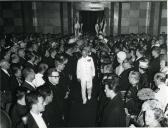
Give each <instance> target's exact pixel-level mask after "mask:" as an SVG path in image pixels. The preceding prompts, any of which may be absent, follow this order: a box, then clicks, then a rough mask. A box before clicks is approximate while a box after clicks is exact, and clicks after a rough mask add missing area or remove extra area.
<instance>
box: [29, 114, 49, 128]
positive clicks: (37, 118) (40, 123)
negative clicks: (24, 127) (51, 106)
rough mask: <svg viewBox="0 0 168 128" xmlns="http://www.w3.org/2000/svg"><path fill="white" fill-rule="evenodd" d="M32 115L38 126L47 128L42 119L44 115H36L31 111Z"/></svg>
mask: <svg viewBox="0 0 168 128" xmlns="http://www.w3.org/2000/svg"><path fill="white" fill-rule="evenodd" d="M30 114H31V115H32V116H33V118H34V120H35V122H36V124H37V125H38V127H39V128H47V125H46V123H45V122H44V120H43V118H42V114H41V113H39V114H36V113H33V112H32V111H30Z"/></svg>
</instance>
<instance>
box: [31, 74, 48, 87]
mask: <svg viewBox="0 0 168 128" xmlns="http://www.w3.org/2000/svg"><path fill="white" fill-rule="evenodd" d="M32 83H33V84H34V85H35V86H36V87H39V86H41V85H43V84H44V83H45V81H44V79H43V74H41V73H37V74H36V75H35V79H34V80H33V82H32Z"/></svg>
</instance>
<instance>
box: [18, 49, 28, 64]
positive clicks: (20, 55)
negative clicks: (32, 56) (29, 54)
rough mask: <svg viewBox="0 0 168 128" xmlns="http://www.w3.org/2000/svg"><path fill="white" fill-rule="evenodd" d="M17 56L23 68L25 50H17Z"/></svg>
mask: <svg viewBox="0 0 168 128" xmlns="http://www.w3.org/2000/svg"><path fill="white" fill-rule="evenodd" d="M17 53H18V56H19V57H20V64H21V65H22V66H23V67H25V63H26V59H25V50H24V49H23V48H20V49H18V51H17Z"/></svg>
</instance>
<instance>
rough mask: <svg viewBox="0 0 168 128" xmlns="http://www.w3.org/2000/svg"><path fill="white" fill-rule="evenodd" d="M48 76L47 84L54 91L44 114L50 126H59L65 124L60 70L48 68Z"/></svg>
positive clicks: (52, 127)
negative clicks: (63, 122)
mask: <svg viewBox="0 0 168 128" xmlns="http://www.w3.org/2000/svg"><path fill="white" fill-rule="evenodd" d="M47 77H48V80H47V82H46V83H45V85H46V86H49V87H50V88H51V90H52V92H53V100H52V102H51V103H50V104H48V105H47V106H46V110H45V112H44V113H43V114H44V116H45V117H46V121H47V123H49V125H50V127H51V128H55V127H57V126H63V124H62V121H63V120H62V117H63V101H64V96H63V89H62V87H61V86H60V85H59V77H60V76H59V72H57V71H56V70H55V69H54V68H51V69H49V70H48V72H47ZM45 85H44V86H45Z"/></svg>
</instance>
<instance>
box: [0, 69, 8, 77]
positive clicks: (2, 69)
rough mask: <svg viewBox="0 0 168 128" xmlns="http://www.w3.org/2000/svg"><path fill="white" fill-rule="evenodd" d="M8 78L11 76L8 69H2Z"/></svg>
mask: <svg viewBox="0 0 168 128" xmlns="http://www.w3.org/2000/svg"><path fill="white" fill-rule="evenodd" d="M1 69H2V71H4V72H5V73H6V74H7V75H8V76H10V74H9V72H8V71H7V70H6V69H3V68H1Z"/></svg>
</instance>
